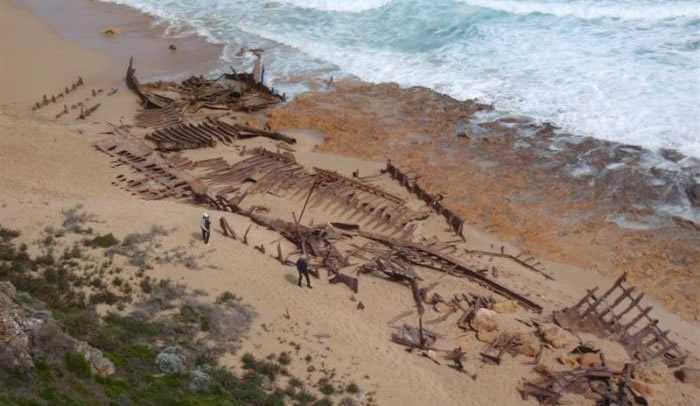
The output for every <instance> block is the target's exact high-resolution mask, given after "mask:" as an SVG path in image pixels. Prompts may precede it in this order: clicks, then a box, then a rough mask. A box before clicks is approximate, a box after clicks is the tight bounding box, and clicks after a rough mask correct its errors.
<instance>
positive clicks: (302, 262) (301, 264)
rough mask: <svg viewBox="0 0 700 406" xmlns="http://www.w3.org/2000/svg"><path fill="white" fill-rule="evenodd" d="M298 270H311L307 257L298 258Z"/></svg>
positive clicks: (302, 271)
mask: <svg viewBox="0 0 700 406" xmlns="http://www.w3.org/2000/svg"><path fill="white" fill-rule="evenodd" d="M297 271H299V272H301V273H307V272H309V261H307V260H306V258H304V257H300V258H299V259H297Z"/></svg>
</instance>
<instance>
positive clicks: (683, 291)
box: [20, 0, 700, 321]
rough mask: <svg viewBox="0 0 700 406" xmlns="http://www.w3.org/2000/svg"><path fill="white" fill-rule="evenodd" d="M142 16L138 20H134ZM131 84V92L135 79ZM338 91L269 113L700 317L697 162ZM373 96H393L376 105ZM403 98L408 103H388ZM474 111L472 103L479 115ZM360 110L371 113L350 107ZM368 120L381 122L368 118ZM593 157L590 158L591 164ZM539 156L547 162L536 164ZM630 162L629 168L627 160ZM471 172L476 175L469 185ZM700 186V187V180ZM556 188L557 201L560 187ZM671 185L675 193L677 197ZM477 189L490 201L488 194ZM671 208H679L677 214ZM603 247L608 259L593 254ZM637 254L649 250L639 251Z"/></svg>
mask: <svg viewBox="0 0 700 406" xmlns="http://www.w3.org/2000/svg"><path fill="white" fill-rule="evenodd" d="M33 1H34V0H20V3H32V2H33ZM88 3H90V4H88ZM93 3H94V4H93ZM71 4H72V5H71V7H78V8H80V7H81V6H84V5H86V4H87V5H88V6H89V7H95V6H96V7H97V8H94V9H89V10H87V12H91V13H94V12H96V11H97V10H98V9H99V10H102V11H104V10H116V11H117V13H118V14H119V15H121V17H122V18H123V19H122V20H116V21H115V23H116V24H115V25H118V23H120V22H121V23H124V24H125V25H127V26H130V27H134V28H133V31H132V32H133V35H134V36H135V37H138V38H140V37H143V36H144V34H145V36H146V38H145V40H143V39H142V42H141V43H138V42H136V44H138V46H139V47H140V49H142V50H149V49H157V48H159V49H163V47H162V45H158V44H162V43H163V41H168V42H170V41H171V40H170V39H163V38H160V36H161V35H162V34H163V30H162V27H153V25H152V22H153V17H151V16H147V15H145V14H142V13H141V12H139V11H138V10H135V9H132V8H130V7H128V6H120V5H115V4H108V3H100V2H97V3H95V2H87V1H86V0H72V2H71ZM109 18H112V17H109ZM132 18H136V20H137V21H136V23H130V22H129V21H131V20H130V19H132ZM102 21H103V20H101V19H97V20H96V21H94V22H92V23H91V24H92V25H91V28H90V29H86V28H85V27H82V28H75V30H76V31H80V32H82V34H81V35H77V34H74V35H75V36H76V37H78V38H80V37H81V36H82V37H84V36H92V37H95V38H100V36H99V33H98V32H97V31H98V30H97V28H98V27H101V26H102V25H103V22H102ZM66 25H70V22H66ZM81 30H83V31H81ZM59 31H60V30H59ZM127 33H128V32H127ZM194 38H195V39H192V38H190V39H187V38H185V39H181V40H183V41H184V42H185V43H188V42H193V43H199V44H200V45H202V44H201V43H202V42H206V41H205V40H204V39H203V38H201V37H196V36H195V37H194ZM124 40H125V38H123V37H121V36H117V37H114V38H109V39H106V40H105V39H100V40H99V41H97V42H95V43H94V44H93V46H97V48H100V47H101V46H102V47H107V48H100V49H102V50H103V51H105V52H107V53H110V52H111V55H112V58H117V57H125V55H126V53H125V52H124V49H126V48H128V47H129V46H130V45H131V44H133V43H134V41H138V39H137V38H133V39H130V40H129V41H131V42H127V43H123V42H126V41H124ZM100 44H101V45H100ZM120 44H121V45H120ZM206 44H207V51H206V52H205V53H204V54H205V55H209V57H210V58H211V57H212V53H211V52H212V51H213V50H220V48H217V46H210V45H212V44H209V43H206ZM119 47H121V48H119ZM115 52H116V53H115ZM144 52H145V51H144ZM192 52H194V53H195V54H196V55H199V54H198V53H197V52H198V50H193V49H189V48H187V47H185V48H184V52H182V53H181V52H180V49H179V48H178V51H176V52H175V53H173V54H172V55H170V54H165V56H164V57H163V55H161V57H160V58H153V60H151V59H150V58H146V60H145V61H143V63H142V62H141V61H140V60H137V66H138V69H139V77H140V79H141V80H142V81H144V82H145V81H148V80H149V78H151V79H156V78H158V76H159V74H160V73H162V70H159V69H162V68H159V67H158V66H159V65H160V66H168V67H170V68H172V67H173V66H174V65H173V64H172V61H171V60H170V58H171V57H178V58H180V57H181V58H185V59H186V58H187V55H191V53H192ZM149 60H150V62H149ZM218 62H219V59H218V54H217V55H216V61H214V60H212V59H209V60H208V61H203V62H201V63H199V64H198V65H197V66H199V67H200V68H202V67H204V66H209V67H210V66H214V65H216V64H217V63H218ZM151 66H156V67H155V68H154V69H155V71H151V70H150V69H151ZM186 66H187V65H185V66H177V71H179V72H181V74H186V72H187V71H186V68H185V67H186ZM113 70H114V73H113V76H114V79H113V80H121V79H117V78H118V77H122V76H123V74H122V72H123V67H122V66H115V67H114V69H113ZM204 70H206V68H205V69H204ZM200 71H201V70H200ZM159 72H160V73H159ZM189 73H192V72H189ZM166 75H167V74H166ZM120 85H121V86H122V88H123V83H121V84H120ZM334 87H335V88H334V91H332V92H318V91H315V92H310V93H306V94H302V95H300V96H299V97H297V98H296V99H295V100H292V101H290V102H288V103H286V104H285V105H283V106H280V107H276V108H274V109H272V110H271V111H270V114H268V117H265V118H262V119H261V120H262V122H263V123H267V125H270V126H271V128H273V129H279V128H295V127H296V128H307V129H312V130H316V131H319V132H320V133H322V134H324V135H325V142H324V143H323V144H322V145H320V146H319V147H318V148H319V150H321V151H332V152H335V153H338V154H341V155H346V156H354V157H358V158H363V159H366V158H370V159H375V160H385V159H392V160H395V161H396V162H398V163H399V165H400V166H405V167H407V168H410V169H413V170H416V171H419V172H420V173H422V174H423V175H424V176H425V177H424V180H425V181H426V183H427V185H428V186H429V187H431V188H437V190H438V191H440V192H441V193H443V194H445V195H446V201H447V202H448V203H449V206H450V207H453V208H455V209H456V210H457V212H458V213H460V214H461V215H462V216H463V217H464V218H465V219H467V220H468V222H469V223H470V224H471V225H472V226H475V227H477V228H479V229H481V230H483V231H486V232H488V233H490V234H493V235H494V236H496V237H497V238H499V239H504V240H506V241H508V242H509V243H512V244H515V245H516V246H518V247H520V248H522V249H527V250H532V251H533V252H534V253H535V254H536V255H537V256H540V257H543V258H545V259H548V260H550V261H554V262H557V263H572V264H575V265H577V266H581V267H583V268H585V269H588V270H590V271H591V272H596V273H598V274H602V275H607V276H609V277H611V278H614V277H615V276H616V275H617V274H619V273H620V272H622V271H627V272H629V273H630V274H631V275H632V280H633V281H634V282H635V283H638V284H640V285H641V286H642V287H644V288H645V289H648V290H650V291H652V292H654V293H655V294H656V295H657V296H658V297H659V299H660V300H662V301H663V302H664V303H665V305H666V306H668V307H669V308H671V309H673V310H674V311H677V312H679V313H680V314H681V315H682V316H683V317H685V318H690V319H692V320H695V321H700V309H697V310H694V309H693V307H692V306H690V307H688V306H686V305H684V303H693V302H697V301H700V292H697V291H695V290H694V289H689V288H687V286H692V285H693V284H694V283H695V282H693V281H698V280H700V270H698V269H693V267H694V266H693V264H694V263H695V264H696V263H700V250H699V249H698V248H697V244H700V242H699V241H700V237H698V235H699V234H700V232H699V231H698V229H700V226H699V225H698V224H700V208H699V207H700V206H698V205H700V200H699V201H697V202H695V203H692V202H691V203H690V206H686V207H685V208H682V206H678V205H681V204H686V205H687V203H682V202H683V201H684V200H685V201H686V202H687V200H688V199H687V196H686V194H687V193H689V192H688V190H689V189H687V188H689V187H690V186H688V184H689V182H690V184H691V185H692V182H693V176H698V175H693V173H694V172H699V171H700V169H698V168H700V165H699V164H693V162H694V161H693V158H688V157H684V156H683V155H682V154H679V153H675V152H668V151H667V152H665V153H663V159H666V160H667V163H666V164H664V165H669V164H671V165H675V166H676V168H680V169H676V170H675V171H674V170H671V171H669V170H667V169H666V168H664V167H663V166H661V168H664V169H658V168H656V167H655V166H654V165H653V163H652V164H649V163H647V162H646V161H647V160H648V158H647V156H646V154H648V153H647V152H645V151H648V150H644V149H643V148H640V147H634V146H626V145H623V144H619V143H614V142H610V141H604V140H598V139H594V138H590V137H574V138H573V139H572V138H571V137H567V136H557V135H555V132H554V127H553V126H551V125H549V124H546V123H545V124H536V123H534V122H532V121H528V120H527V119H525V118H522V117H521V118H518V117H515V118H513V117H505V118H503V117H501V118H498V117H496V118H495V119H492V120H485V121H484V122H483V123H478V124H472V122H473V120H472V115H473V113H474V112H475V111H480V110H485V111H487V112H488V111H491V109H492V107H491V106H488V105H481V104H478V103H476V102H473V101H463V102H462V101H458V100H455V99H453V98H451V97H450V96H447V95H443V94H441V93H438V92H435V91H433V90H431V89H427V88H416V87H414V88H400V87H399V86H398V85H395V84H371V83H366V82H362V81H360V80H344V81H339V82H338V83H336V84H335V86H334ZM403 98H406V99H407V100H412V99H413V100H414V102H415V103H416V104H418V105H420V106H423V107H424V108H423V111H420V110H418V111H412V109H413V107H412V106H410V105H407V104H406V103H403V102H402V99H403ZM356 99H357V100H356ZM373 99H378V100H381V102H380V103H374V102H373ZM359 100H361V102H360V104H358V103H357V102H358V101H359ZM391 104H397V105H398V106H399V107H396V108H388V107H385V106H387V105H391ZM367 106H372V107H371V108H367ZM463 106H468V107H467V108H466V110H468V111H464V107H463ZM319 108H320V109H321V110H320V111H319V110H318V109H319ZM357 111H361V112H362V113H360V114H347V113H346V112H357ZM442 111H447V113H446V114H443V113H441V112H442ZM431 113H432V114H433V116H431ZM366 117H373V118H374V119H375V120H376V122H375V123H368V122H366ZM416 117H421V118H420V120H419V119H417V118H416ZM436 117H439V118H436ZM397 118H398V120H397ZM405 118H407V119H408V120H405ZM421 120H422V121H421ZM440 120H443V122H440ZM418 121H421V122H418ZM426 123H427V124H426ZM388 127H391V131H388ZM334 132H335V133H337V134H334ZM523 132H527V134H528V135H527V136H524V135H523ZM365 134H370V138H369V139H368V138H366V136H365ZM364 144H367V146H366V147H363V145H364ZM425 146H429V148H428V149H427V150H426V148H425ZM379 151H382V152H379ZM457 151H462V152H461V153H457ZM443 154H444V155H443ZM654 154H656V153H654ZM402 156H405V157H402ZM581 156H583V157H586V159H588V161H586V160H584V161H581ZM441 157H442V158H441ZM445 157H446V158H447V159H443V158H445ZM467 157H468V158H469V159H467V160H466V161H465V158H467ZM689 160H690V161H689ZM686 161H689V162H690V165H691V166H690V169H687V170H686V169H683V168H682V165H679V164H678V163H679V162H681V163H682V162H686ZM532 162H538V164H537V165H535V166H534V167H533V166H532V165H531V163H532ZM620 162H622V163H623V165H622V166H619V167H618V165H620V164H619V163H620ZM470 163H471V165H470ZM613 167H614V168H615V169H608V168H613ZM426 171H429V172H427V173H426ZM455 172H457V173H455ZM464 176H467V177H468V178H470V179H469V180H468V181H466V182H464V181H460V180H459V179H460V178H463V177H464ZM479 179H483V180H488V182H491V183H490V184H484V182H482V181H481V180H479ZM650 182H659V183H657V184H653V183H652V184H650ZM467 185H468V186H467ZM695 187H696V189H700V185H696V186H695ZM552 188H554V189H553V190H556V193H557V195H556V196H554V195H552V194H551V193H550V191H551V190H552ZM669 188H673V191H672V192H673V193H671V194H670V195H669ZM475 190H476V191H478V192H477V195H479V196H482V197H478V198H476V196H475V195H474V193H473V191H475ZM669 199H670V200H669ZM699 199H700V198H699ZM520 202H524V203H525V204H522V203H520ZM674 205H675V206H674ZM667 207H670V208H671V210H672V211H674V210H675V211H677V212H676V213H673V214H669V213H668V210H669V209H667ZM678 207H680V209H679V208H678ZM683 210H684V211H683ZM475 213H478V214H477V215H475ZM535 219H536V220H535ZM577 219H578V220H577ZM611 244H612V247H613V249H612V250H611V249H610V247H611ZM640 244H641V245H640ZM623 247H624V248H623ZM601 251H602V255H601V254H597V255H591V253H592V252H601ZM628 251H630V252H637V251H641V252H643V254H641V255H639V254H634V255H633V256H631V257H630V254H629V253H628ZM650 268H651V269H665V274H664V275H658V274H656V273H649V271H648V269H650ZM659 278H661V279H659ZM660 280H663V281H664V282H663V283H659V282H660ZM669 281H670V284H669Z"/></svg>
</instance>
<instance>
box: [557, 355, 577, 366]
mask: <svg viewBox="0 0 700 406" xmlns="http://www.w3.org/2000/svg"><path fill="white" fill-rule="evenodd" d="M557 361H559V362H560V363H561V364H562V365H564V366H565V367H567V368H570V369H574V368H578V367H579V366H580V364H579V362H578V359H577V358H576V357H573V356H571V355H570V354H561V355H559V356H558V357H557Z"/></svg>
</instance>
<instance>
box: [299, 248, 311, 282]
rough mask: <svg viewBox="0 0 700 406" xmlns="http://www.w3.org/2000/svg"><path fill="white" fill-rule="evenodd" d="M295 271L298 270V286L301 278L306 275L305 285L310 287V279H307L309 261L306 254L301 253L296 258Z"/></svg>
mask: <svg viewBox="0 0 700 406" xmlns="http://www.w3.org/2000/svg"><path fill="white" fill-rule="evenodd" d="M297 271H299V287H300V288H301V287H302V286H301V278H302V277H304V276H305V277H306V286H308V287H309V289H311V280H310V279H309V261H308V260H307V259H306V255H302V256H300V257H299V259H298V260H297Z"/></svg>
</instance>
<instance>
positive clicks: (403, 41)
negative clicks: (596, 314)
mask: <svg viewBox="0 0 700 406" xmlns="http://www.w3.org/2000/svg"><path fill="white" fill-rule="evenodd" d="M106 1H111V2H114V3H120V4H127V5H130V6H133V7H135V8H137V9H140V10H142V11H145V12H148V13H150V14H153V15H155V16H157V17H159V18H160V19H162V20H165V21H167V22H168V23H169V24H170V33H171V34H172V35H186V34H188V33H191V32H198V33H200V34H203V35H205V36H207V37H208V38H210V39H211V40H212V41H215V42H220V43H223V44H225V45H226V47H225V51H224V54H223V55H222V58H223V59H222V69H228V65H231V66H233V67H234V68H237V69H244V68H248V67H249V66H250V64H251V63H252V57H251V56H250V55H249V54H246V55H244V56H243V57H239V56H237V55H236V54H237V53H238V51H239V50H240V48H241V47H242V46H246V47H251V48H256V47H259V48H264V49H265V50H266V52H265V54H264V59H265V62H266V64H267V80H268V81H271V83H273V84H274V85H275V86H277V87H280V88H281V89H282V90H284V91H288V92H291V93H295V92H299V91H301V90H302V89H303V88H301V87H299V86H298V84H296V85H294V86H286V87H285V86H284V84H283V82H284V80H285V79H289V78H296V77H298V76H312V77H319V78H328V77H329V76H331V75H333V76H334V77H335V78H338V77H340V76H343V75H347V74H352V75H355V76H358V77H360V78H361V79H363V80H366V81H370V82H387V81H393V82H397V83H399V84H401V85H404V86H413V85H421V86H427V87H430V88H433V89H435V90H438V91H440V92H443V93H446V94H449V95H451V96H453V97H456V98H459V99H464V98H476V99H478V100H480V101H483V102H488V103H492V104H494V105H495V106H496V107H497V108H498V109H501V110H506V111H515V112H517V113H518V114H523V115H527V116H531V117H535V118H537V119H540V120H547V121H551V122H553V123H555V124H556V125H558V126H561V127H563V128H564V129H565V130H567V131H570V132H573V133H574V134H577V135H590V136H594V137H597V138H602V139H607V140H612V141H619V142H622V143H629V144H635V145H642V146H645V147H650V148H661V147H663V148H673V149H678V150H679V151H681V152H683V153H685V154H687V155H691V156H695V157H700V6H698V4H697V3H696V2H692V1H684V0H573V1H565V0H541V1H519V0H488V1H486V0H459V1H457V0H430V1H428V0H355V1H352V0H345V1H332V0H285V1H280V2H268V1H263V0H165V1H164V0H106Z"/></svg>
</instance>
